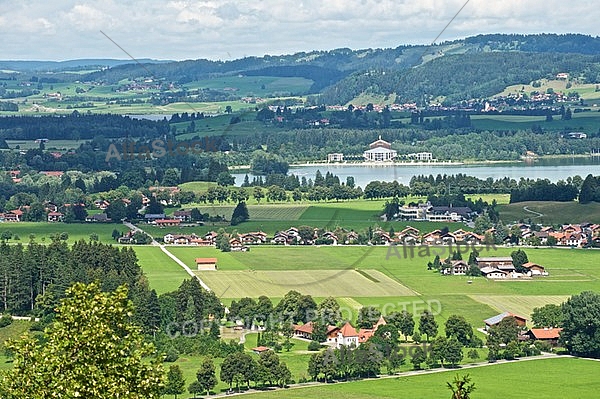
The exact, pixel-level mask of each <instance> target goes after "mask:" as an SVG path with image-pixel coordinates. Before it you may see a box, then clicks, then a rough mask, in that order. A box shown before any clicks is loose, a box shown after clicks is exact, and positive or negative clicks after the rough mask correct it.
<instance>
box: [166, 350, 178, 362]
mask: <svg viewBox="0 0 600 399" xmlns="http://www.w3.org/2000/svg"><path fill="white" fill-rule="evenodd" d="M177 359H179V352H178V351H177V349H175V348H173V347H170V348H169V349H168V350H167V353H166V356H165V360H164V361H165V362H166V363H173V362H175V361H176V360H177Z"/></svg>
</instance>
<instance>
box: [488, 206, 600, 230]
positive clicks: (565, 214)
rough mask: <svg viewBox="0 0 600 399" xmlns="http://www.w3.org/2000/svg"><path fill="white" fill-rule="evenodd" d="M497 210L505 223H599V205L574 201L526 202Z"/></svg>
mask: <svg viewBox="0 0 600 399" xmlns="http://www.w3.org/2000/svg"><path fill="white" fill-rule="evenodd" d="M524 207H527V209H529V210H531V211H534V212H537V213H541V214H543V216H539V215H536V214H535V213H532V212H527V211H526V210H525V209H524ZM498 210H499V211H500V218H501V219H502V220H503V221H504V222H506V223H508V222H511V221H518V220H529V219H531V220H532V221H533V222H536V223H543V224H546V225H548V224H567V223H582V222H589V223H600V203H597V202H591V203H589V204H580V203H579V202H575V201H572V202H555V201H528V202H517V203H514V204H506V205H501V206H500V207H499V208H498Z"/></svg>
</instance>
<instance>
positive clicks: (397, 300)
mask: <svg viewBox="0 0 600 399" xmlns="http://www.w3.org/2000/svg"><path fill="white" fill-rule="evenodd" d="M147 248H148V250H155V251H158V250H159V249H158V248H151V247H147ZM418 248H419V247H417V248H415V249H416V250H418ZM395 249H397V250H398V253H397V254H396V253H394V252H392V251H394V250H395ZM169 250H170V251H171V252H172V253H173V254H174V255H175V256H177V257H178V258H180V259H181V260H182V261H183V262H185V263H186V264H187V265H188V266H189V267H190V268H192V269H195V262H194V259H195V258H196V257H216V258H217V259H218V267H219V270H218V271H215V272H198V274H199V276H200V277H201V278H202V279H203V281H205V282H206V283H207V284H208V286H209V287H211V288H213V289H214V290H215V292H216V293H217V294H218V295H220V296H221V297H222V299H223V301H224V302H225V303H228V302H230V301H231V300H233V299H236V300H237V299H239V298H242V297H244V296H249V297H254V298H256V297H258V296H259V295H263V294H264V295H267V296H270V297H272V298H273V300H274V302H276V301H277V300H278V299H279V298H281V297H282V296H283V295H284V294H285V293H286V292H288V291H289V290H292V289H294V290H297V291H299V292H301V293H303V294H310V295H312V296H313V297H314V298H315V300H316V301H317V302H319V301H320V300H322V298H325V297H327V296H329V295H333V296H335V297H336V298H338V300H339V303H340V306H342V307H343V308H344V309H347V311H348V315H349V318H351V319H355V316H356V314H357V311H358V309H359V308H360V307H362V306H375V307H377V308H379V309H380V310H381V311H382V312H383V313H384V314H388V313H390V312H392V311H400V310H403V309H404V306H408V308H407V310H409V311H411V310H412V311H413V312H414V313H415V314H420V313H421V312H422V311H423V310H424V308H425V307H426V306H430V307H431V310H432V311H434V312H436V313H437V314H439V320H438V324H439V325H440V329H443V327H442V325H443V323H444V321H445V320H446V319H447V317H448V316H450V315H452V314H463V315H465V317H467V319H468V321H469V322H471V323H472V324H473V325H474V326H481V323H482V320H483V319H485V318H488V317H491V316H493V315H494V314H497V313H500V312H502V311H510V312H513V313H517V314H522V315H523V316H525V317H527V318H529V317H530V313H531V311H532V310H533V308H534V307H539V306H543V305H544V304H547V303H556V304H559V303H561V302H563V301H564V300H565V299H566V298H567V297H568V296H571V295H574V294H577V293H580V292H582V291H585V290H594V291H598V290H600V269H598V267H597V264H598V257H599V256H600V253H599V252H597V251H596V250H582V249H550V248H538V249H536V248H524V250H525V251H526V253H527V255H528V257H529V260H530V261H532V262H536V263H539V264H542V265H544V266H545V267H546V270H547V271H548V272H549V273H550V276H548V277H542V278H534V279H523V280H516V281H493V280H488V279H485V278H483V277H467V276H442V275H440V274H439V273H436V272H433V271H429V270H427V268H426V264H427V262H428V261H430V260H432V259H433V257H434V256H435V253H434V252H433V251H434V250H435V251H437V253H440V254H441V256H444V254H443V253H442V251H447V248H433V249H431V256H430V257H427V256H425V257H418V256H416V255H418V251H416V252H415V257H413V258H410V257H409V258H405V257H404V253H403V248H402V247H397V248H394V247H366V246H348V247H341V246H340V247H328V246H321V247H312V246H311V247H299V246H298V247H294V246H292V247H280V246H256V247H251V250H250V251H249V252H228V253H223V252H220V251H218V250H216V249H214V248H208V247H176V246H171V247H169ZM514 250H515V248H504V247H501V248H497V250H492V248H490V250H489V251H486V250H485V248H481V249H480V253H481V254H482V255H483V256H508V255H510V253H511V252H512V251H514ZM407 254H409V252H407ZM466 256H468V254H463V257H466ZM399 257H400V258H399ZM386 258H387V259H386ZM140 263H141V264H142V266H143V267H144V269H145V270H146V268H145V260H144V259H141V261H140ZM155 267H156V268H157V269H159V270H153V269H152V268H151V269H149V270H152V271H153V273H155V276H161V274H160V273H161V272H160V269H161V268H164V267H168V266H167V265H161V264H157V265H156V266H155ZM169 267H170V266H169ZM169 270H171V269H169ZM166 273H168V272H166ZM181 273H182V274H181V278H179V277H173V283H172V284H173V286H176V285H177V282H178V281H181V279H183V278H186V277H187V276H186V275H185V274H184V273H183V272H181ZM361 273H363V274H361ZM365 274H366V276H368V277H366V276H365ZM167 275H168V274H167ZM153 278H156V277H153V276H152V275H151V274H149V279H150V282H151V285H152V284H153V282H152V279H153ZM373 279H374V280H377V281H379V283H376V282H375V281H373ZM381 283H384V284H381ZM382 290H384V293H383V294H382Z"/></svg>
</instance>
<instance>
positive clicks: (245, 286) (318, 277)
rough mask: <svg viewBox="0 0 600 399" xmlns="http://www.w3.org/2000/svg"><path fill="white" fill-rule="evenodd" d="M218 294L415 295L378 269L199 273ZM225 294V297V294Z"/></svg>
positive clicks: (246, 295)
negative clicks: (294, 292)
mask: <svg viewBox="0 0 600 399" xmlns="http://www.w3.org/2000/svg"><path fill="white" fill-rule="evenodd" d="M196 274H197V275H198V276H199V277H200V278H201V279H202V280H203V281H204V282H205V283H206V284H207V285H208V286H209V287H211V289H213V290H214V291H215V292H216V293H217V294H218V295H222V296H228V295H230V294H229V291H231V292H232V293H233V295H235V296H236V297H258V296H260V295H267V296H270V297H283V296H284V295H285V294H286V293H287V292H288V291H290V290H295V291H299V292H302V293H303V294H306V295H311V296H317V297H318V296H325V295H324V294H327V295H331V296H333V297H338V296H344V295H347V296H350V297H369V296H378V297H385V296H395V295H403V296H408V295H414V293H413V292H412V291H411V290H410V289H409V288H407V287H405V286H403V285H402V284H399V283H398V282H396V281H394V280H392V279H391V278H389V277H388V276H386V275H385V274H383V273H381V272H379V271H376V270H361V273H359V272H357V271H355V270H310V271H307V270H285V271H270V270H269V271H267V270H246V271H216V272H196ZM221 293H223V294H221Z"/></svg>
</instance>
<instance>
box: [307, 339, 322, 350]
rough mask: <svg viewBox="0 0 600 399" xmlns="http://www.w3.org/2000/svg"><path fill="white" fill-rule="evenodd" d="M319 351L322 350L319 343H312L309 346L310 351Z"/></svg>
mask: <svg viewBox="0 0 600 399" xmlns="http://www.w3.org/2000/svg"><path fill="white" fill-rule="evenodd" d="M319 349H321V344H320V343H318V342H317V341H310V343H309V344H308V350H309V351H318V350H319Z"/></svg>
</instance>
